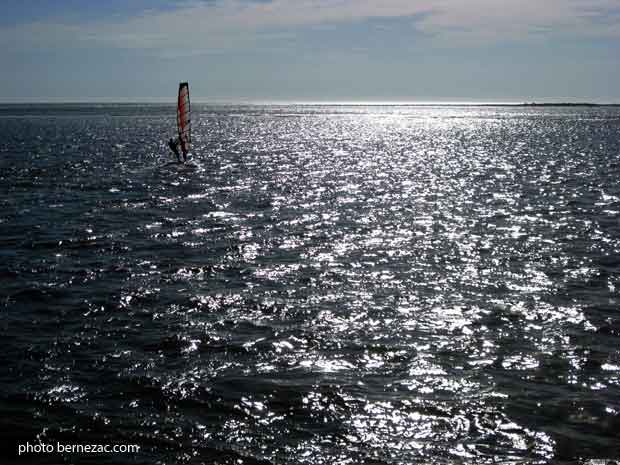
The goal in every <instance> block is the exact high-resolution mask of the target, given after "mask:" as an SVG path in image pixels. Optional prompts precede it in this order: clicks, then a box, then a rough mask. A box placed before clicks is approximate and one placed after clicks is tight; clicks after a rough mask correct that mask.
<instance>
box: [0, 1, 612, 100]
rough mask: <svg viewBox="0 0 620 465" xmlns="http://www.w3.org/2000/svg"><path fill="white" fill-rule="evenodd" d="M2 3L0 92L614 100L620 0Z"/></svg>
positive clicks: (110, 96) (16, 95)
mask: <svg viewBox="0 0 620 465" xmlns="http://www.w3.org/2000/svg"><path fill="white" fill-rule="evenodd" d="M2 3H3V5H2V6H3V14H2V16H1V17H0V59H1V61H2V66H1V67H0V101H2V102H20V101H167V100H170V99H171V98H173V97H171V95H172V96H174V93H175V92H176V86H177V83H178V81H182V80H187V81H189V82H190V85H191V90H192V96H193V98H194V99H195V100H204V101H273V100H278V101H286V100H294V101H334V100H336V101H437V100H439V101H526V100H527V101H530V100H537V101H540V100H569V101H585V100H588V101H599V102H619V103H620V0H545V1H544V2H543V1H541V0H519V1H513V0H468V1H464V0H186V1H185V0H177V1H164V0H148V1H147V0H106V1H105V2H95V1H86V0H83V1H79V0H54V1H52V0H21V1H18V0H3V2H2Z"/></svg>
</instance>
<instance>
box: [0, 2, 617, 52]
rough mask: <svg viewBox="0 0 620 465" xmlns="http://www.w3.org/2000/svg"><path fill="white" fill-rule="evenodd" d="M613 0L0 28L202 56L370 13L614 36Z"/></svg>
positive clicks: (496, 33) (241, 6) (184, 15)
mask: <svg viewBox="0 0 620 465" xmlns="http://www.w3.org/2000/svg"><path fill="white" fill-rule="evenodd" d="M619 3H620V2H618V0H545V1H544V2H541V1H540V0H519V1H517V0H512V1H498V0H468V1H463V0H271V1H268V0H209V1H204V0H203V1H185V2H183V1H182V2H178V3H177V7H176V9H174V10H166V11H157V10H153V11H145V12H143V13H141V14H139V15H137V16H134V17H129V18H125V19H116V20H111V19H110V18H107V19H105V20H101V21H97V20H95V21H88V22H81V23H67V24H63V23H53V22H37V23H31V24H27V25H19V26H13V27H4V28H2V29H0V45H2V46H3V47H4V48H5V49H6V47H9V48H24V47H33V48H36V47H38V48H45V47H65V48H80V47H84V48H88V47H91V48H92V47H116V48H130V49H143V50H154V51H160V52H162V53H170V52H171V51H174V50H176V51H184V52H185V53H197V52H199V51H201V52H204V53H209V52H218V51H225V50H230V49H243V48H248V47H256V46H257V45H260V43H261V41H264V40H265V38H266V37H268V36H269V34H273V32H274V31H280V32H283V31H288V32H289V33H290V32H291V31H293V32H294V31H295V30H299V29H302V28H306V27H308V26H317V25H325V24H342V23H351V22H363V21H365V20H368V19H372V18H407V17H410V18H412V21H414V20H415V25H416V28H417V29H418V30H419V31H421V32H424V33H426V34H429V35H432V36H433V37H434V38H435V40H437V41H440V42H446V43H452V44H453V45H454V44H463V43H467V42H468V41H475V42H480V41H485V40H491V41H497V40H520V39H527V38H530V37H536V36H539V35H540V34H541V33H543V34H551V33H553V34H570V35H571V36H573V37H575V36H577V37H579V36H589V37H597V36H601V37H605V36H607V37H620V17H619V15H618V14H617V12H618V8H619Z"/></svg>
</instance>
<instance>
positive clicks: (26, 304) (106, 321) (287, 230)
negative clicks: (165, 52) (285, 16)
mask: <svg viewBox="0 0 620 465" xmlns="http://www.w3.org/2000/svg"><path fill="white" fill-rule="evenodd" d="M193 120H194V133H193V135H194V142H195V143H194V147H195V150H194V151H195V153H194V158H193V160H194V163H195V165H194V166H193V167H188V168H185V169H177V168H176V167H174V166H173V167H171V166H165V163H167V162H168V161H170V160H171V158H170V156H169V154H168V153H167V149H166V147H165V145H164V144H165V140H166V138H167V137H169V136H171V135H172V126H173V123H174V114H173V108H172V107H171V106H139V105H133V106H132V105H126V106H114V105H100V106H93V105H91V106H75V105H73V106H72V105H66V106H0V135H1V138H0V245H1V247H0V438H1V439H2V441H3V445H2V448H3V455H4V456H9V455H15V451H16V449H17V445H18V444H23V443H26V441H30V443H37V442H38V441H41V442H43V443H55V442H56V441H60V442H63V443H73V444H85V443H99V444H139V445H140V446H141V447H142V450H141V451H140V452H139V453H133V454H99V455H96V456H93V455H92V454H91V455H88V454H73V455H65V456H64V457H59V456H55V455H53V454H47V455H45V454H27V455H25V456H22V457H21V458H20V459H19V460H16V463H21V462H22V461H24V462H31V463H97V464H106V463H109V464H133V463H144V464H155V463H156V464H164V463H166V464H176V463H188V464H198V463H220V464H286V465H288V464H411V463H430V464H435V463H436V464H440V463H441V464H443V463H467V464H469V463H471V464H474V463H475V464H491V463H504V464H509V463H573V462H578V461H579V460H581V459H588V458H616V459H620V436H619V431H620V311H619V305H618V304H619V300H620V295H619V291H620V216H619V212H620V187H619V179H620V108H515V107H484V108H481V107H398V106H391V107H366V106H349V107H346V106H281V107H277V106H269V107H262V106H248V107H244V106H236V107H235V106H222V107H214V106H199V105H195V106H194V118H193Z"/></svg>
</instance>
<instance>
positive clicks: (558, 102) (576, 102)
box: [0, 98, 620, 106]
mask: <svg viewBox="0 0 620 465" xmlns="http://www.w3.org/2000/svg"><path fill="white" fill-rule="evenodd" d="M192 103H195V104H200V105H257V106H270V105H273V106H277V105H316V106H321V105H323V106H339V105H340V106H356V105H357V106H460V105H462V106H554V105H555V106H618V105H620V99H618V100H616V99H609V100H607V99H605V100H602V99H593V100H588V99H569V98H566V99H563V98H541V99H532V98H528V99H519V100H516V99H515V100H458V99H456V100H455V99H449V100H448V99H446V100H412V99H402V100H395V99H394V100H392V99H390V100H384V99H376V100H374V99H365V100H362V99H360V100H351V99H343V100H315V99H307V100H303V99H217V98H216V99H205V98H194V99H192ZM174 104H175V101H174V99H170V98H146V99H141V100H140V99H131V100H128V99H123V98H105V99H98V98H94V99H84V100H73V99H66V100H61V99H38V100H22V101H13V100H11V101H2V100H0V105H171V106H172V105H174Z"/></svg>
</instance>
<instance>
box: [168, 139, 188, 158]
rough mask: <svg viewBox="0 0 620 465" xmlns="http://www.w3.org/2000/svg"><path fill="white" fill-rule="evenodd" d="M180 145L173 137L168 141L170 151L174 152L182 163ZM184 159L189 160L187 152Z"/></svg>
mask: <svg viewBox="0 0 620 465" xmlns="http://www.w3.org/2000/svg"><path fill="white" fill-rule="evenodd" d="M179 145H180V141H179V139H173V138H172V137H171V138H170V140H169V141H168V147H170V150H172V152H173V153H174V154H175V155H176V157H177V160H178V161H179V163H181V154H180V153H179ZM183 158H185V159H187V156H186V155H185V152H184V153H183Z"/></svg>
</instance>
